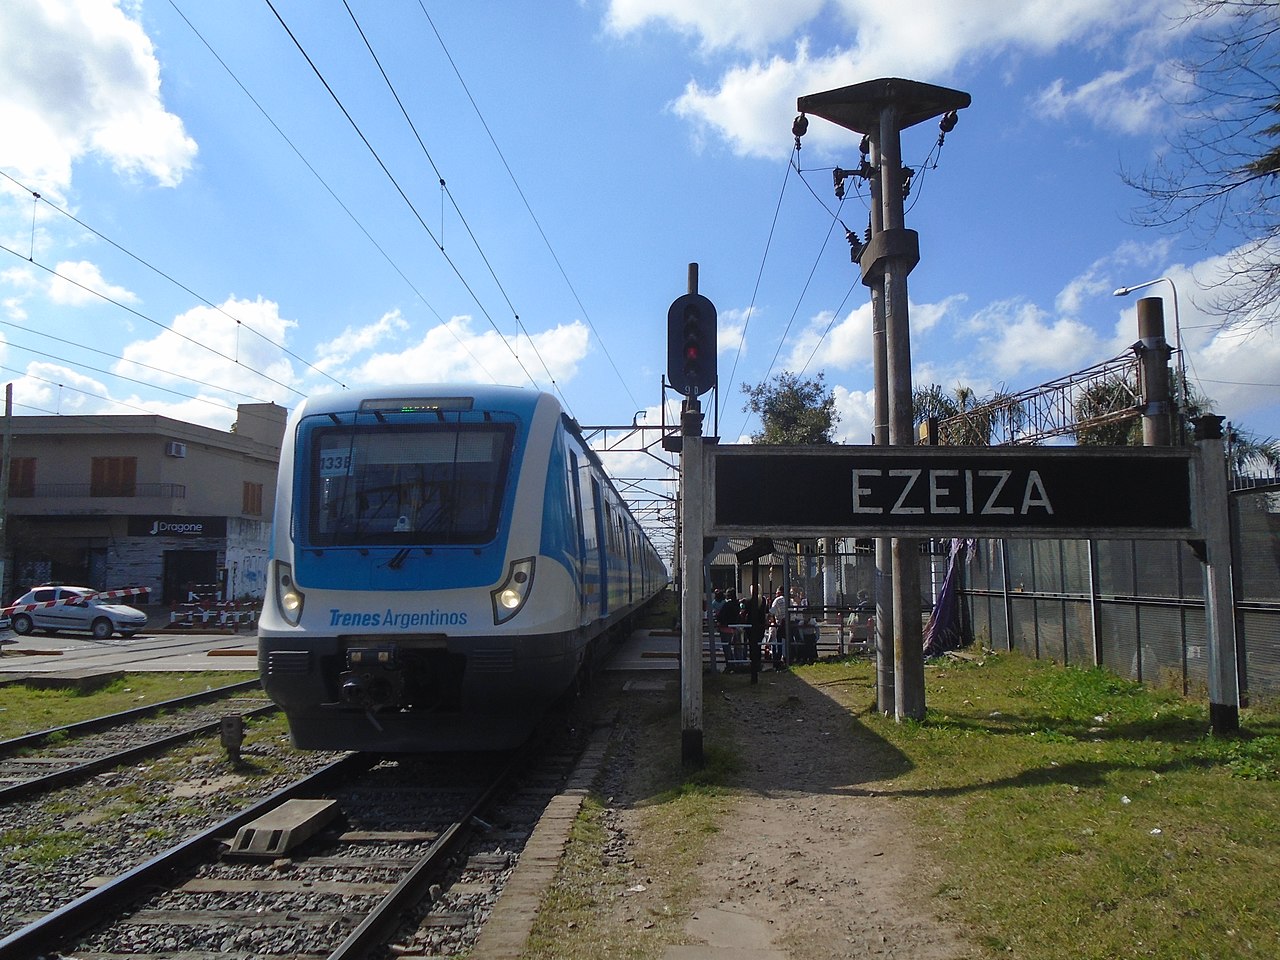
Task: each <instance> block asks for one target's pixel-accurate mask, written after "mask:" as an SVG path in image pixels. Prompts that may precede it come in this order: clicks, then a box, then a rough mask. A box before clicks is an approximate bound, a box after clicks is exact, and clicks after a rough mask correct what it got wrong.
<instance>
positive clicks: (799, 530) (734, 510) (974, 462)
mask: <svg viewBox="0 0 1280 960" xmlns="http://www.w3.org/2000/svg"><path fill="white" fill-rule="evenodd" d="M707 451H708V453H709V454H710V462H711V468H710V470H709V471H708V474H709V481H708V490H709V491H710V504H711V507H710V511H709V513H710V520H709V527H710V530H709V532H710V533H711V535H713V536H725V535H731V534H732V535H742V534H751V535H758V534H764V533H768V532H771V531H785V532H786V533H787V534H789V535H791V536H864V537H865V536H889V537H956V536H1001V537H1019V536H1022V537H1032V536H1048V537H1066V538H1074V537H1081V538H1083V537H1092V538H1106V537H1116V538H1121V537H1123V538H1137V539H1145V538H1150V539H1178V538H1183V537H1191V536H1195V535H1196V533H1195V526H1196V524H1195V517H1194V514H1193V510H1192V502H1193V497H1192V482H1193V472H1192V467H1191V464H1192V460H1193V458H1194V453H1193V452H1192V451H1187V450H1168V449H1161V450H1155V449H1144V448H1136V449H1133V450H1120V449H1117V448H1114V447H1112V448H1088V447H850V446H833V447H830V448H827V447H761V446H709V447H707Z"/></svg>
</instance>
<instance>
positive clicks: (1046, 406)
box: [938, 353, 1143, 446]
mask: <svg viewBox="0 0 1280 960" xmlns="http://www.w3.org/2000/svg"><path fill="white" fill-rule="evenodd" d="M1104 387H1105V388H1114V389H1115V391H1116V392H1117V394H1119V395H1122V396H1123V397H1124V398H1125V399H1127V400H1129V401H1131V402H1130V403H1129V405H1128V406H1117V408H1116V409H1113V410H1111V411H1108V412H1106V413H1103V414H1101V415H1099V416H1095V417H1084V418H1081V417H1080V411H1081V401H1082V399H1084V398H1085V397H1087V396H1088V395H1090V393H1092V392H1095V391H1097V390H1099V389H1101V388H1104ZM1142 404H1143V397H1142V385H1141V383H1140V378H1139V357H1138V355H1137V354H1136V353H1130V354H1121V355H1120V356H1118V357H1113V358H1112V359H1110V360H1104V361H1102V362H1101V363H1098V364H1094V365H1093V366H1092V367H1087V368H1085V369H1084V370H1079V371H1076V372H1075V373H1069V374H1067V375H1066V376H1065V377H1059V378H1058V379H1057V380H1050V381H1048V382H1046V383H1041V384H1038V385H1037V386H1034V387H1030V388H1029V389H1026V390H1023V391H1021V392H1020V393H1014V394H1007V395H1004V396H1001V397H998V398H997V399H995V400H993V401H991V402H990V403H985V404H982V405H981V406H977V407H974V408H973V409H971V410H966V411H964V412H963V413H960V414H957V415H956V416H954V417H947V418H946V419H944V420H940V421H939V422H938V437H939V442H941V443H943V444H951V443H960V442H964V441H962V440H961V439H960V438H962V437H972V436H973V434H974V432H975V431H983V430H987V431H989V436H988V440H989V442H990V444H991V445H992V446H1000V445H1002V444H1010V445H1015V444H1037V443H1041V442H1043V441H1045V440H1049V439H1052V438H1054V437H1063V436H1072V435H1075V434H1077V433H1079V432H1080V431H1081V430H1084V429H1087V428H1090V427H1099V426H1104V425H1106V424H1111V423H1116V422H1120V421H1124V420H1134V419H1137V418H1138V417H1140V416H1141V415H1142Z"/></svg>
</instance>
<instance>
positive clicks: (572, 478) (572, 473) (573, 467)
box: [569, 450, 587, 558]
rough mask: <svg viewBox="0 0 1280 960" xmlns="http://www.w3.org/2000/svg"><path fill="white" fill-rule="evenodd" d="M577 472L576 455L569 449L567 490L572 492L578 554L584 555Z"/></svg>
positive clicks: (578, 475) (585, 545)
mask: <svg viewBox="0 0 1280 960" xmlns="http://www.w3.org/2000/svg"><path fill="white" fill-rule="evenodd" d="M579 477H581V474H580V473H579V472H578V455H577V454H576V453H575V452H574V451H572V450H570V451H569V490H570V493H571V494H572V502H573V523H574V526H575V527H576V529H577V531H578V556H579V557H580V558H581V557H585V556H586V555H587V540H586V534H585V532H584V531H583V529H582V487H581V485H580V484H579V482H578V481H579Z"/></svg>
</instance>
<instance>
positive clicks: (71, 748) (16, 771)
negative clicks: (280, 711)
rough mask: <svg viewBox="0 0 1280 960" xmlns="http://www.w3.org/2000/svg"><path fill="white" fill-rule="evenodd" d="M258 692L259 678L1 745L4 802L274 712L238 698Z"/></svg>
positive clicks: (263, 701) (262, 701)
mask: <svg viewBox="0 0 1280 960" xmlns="http://www.w3.org/2000/svg"><path fill="white" fill-rule="evenodd" d="M258 688H259V683H258V681H257V680H256V679H255V680H250V681H245V682H243V683H236V684H231V685H229V686H225V687H219V688H217V689H215V690H207V691H203V692H201V693H197V694H191V695H189V696H186V697H179V698H176V699H173V700H167V701H164V702H163V703H157V704H151V705H148V706H146V707H137V708H135V709H133V710H126V711H124V712H122V713H115V714H110V715H107V716H103V717H95V718H93V719H91V720H84V721H81V722H79V723H73V724H68V725H67V726H63V727H55V728H52V729H49V730H41V731H38V732H35V733H29V734H25V735H23V736H20V737H14V738H13V739H10V740H4V741H0V803H8V802H11V801H14V800H18V799H22V798H27V797H31V796H35V795H38V794H40V793H45V792H47V791H50V790H55V789H57V788H59V787H62V786H66V785H67V784H71V783H75V782H77V781H80V780H83V779H84V778H86V777H89V776H92V775H93V774H95V773H100V772H102V771H104V770H110V769H112V768H114V767H118V766H122V765H124V764H129V763H133V762H135V761H137V760H139V759H142V758H144V757H148V756H153V755H155V754H157V753H162V752H164V751H166V750H168V749H170V748H171V747H173V746H176V745H178V744H180V743H184V742H186V741H188V740H191V739H193V738H194V737H198V736H203V735H205V734H209V733H216V732H218V731H219V730H220V728H221V726H222V722H223V719H224V718H225V717H227V716H228V715H236V716H240V717H242V718H249V717H255V716H261V715H263V714H266V713H271V712H274V711H275V710H276V709H277V708H276V707H275V706H274V705H273V704H271V703H270V702H269V701H267V700H266V699H265V698H264V697H257V698H251V699H246V698H244V697H241V696H239V695H241V694H247V693H249V692H250V691H251V690H254V689H258Z"/></svg>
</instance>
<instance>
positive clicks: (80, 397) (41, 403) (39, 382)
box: [13, 360, 137, 415]
mask: <svg viewBox="0 0 1280 960" xmlns="http://www.w3.org/2000/svg"><path fill="white" fill-rule="evenodd" d="M13 395H14V398H15V399H14V403H15V406H19V405H20V409H19V410H18V412H19V413H21V414H24V415H40V414H73V413H86V414H88V413H103V412H105V410H104V406H105V405H107V404H109V403H110V400H109V396H108V395H109V391H108V390H107V387H106V385H105V384H103V383H102V382H101V381H99V380H97V379H95V378H93V377H91V376H89V375H87V374H84V373H81V372H80V371H78V370H72V369H71V368H69V367H65V366H63V365H62V364H60V363H52V362H49V361H45V360H33V361H32V362H31V363H29V364H27V368H26V372H25V373H24V375H23V376H21V377H19V378H18V379H17V380H15V381H14V385H13ZM121 412H123V411H121ZM132 412H134V413H136V412H137V411H136V410H135V411H132Z"/></svg>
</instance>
